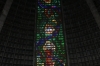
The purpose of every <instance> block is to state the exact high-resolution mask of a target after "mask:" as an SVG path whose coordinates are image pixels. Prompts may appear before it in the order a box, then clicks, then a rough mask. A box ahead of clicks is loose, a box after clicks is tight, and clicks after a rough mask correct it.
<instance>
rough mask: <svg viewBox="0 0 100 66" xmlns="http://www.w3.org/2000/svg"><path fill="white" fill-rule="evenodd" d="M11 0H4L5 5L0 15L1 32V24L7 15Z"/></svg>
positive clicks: (0, 25)
mask: <svg viewBox="0 0 100 66" xmlns="http://www.w3.org/2000/svg"><path fill="white" fill-rule="evenodd" d="M12 2H13V0H7V1H6V3H5V6H4V8H3V10H2V13H1V15H0V32H1V29H2V27H3V24H4V22H5V19H6V17H7V14H8V12H9V9H10V7H11V4H12Z"/></svg>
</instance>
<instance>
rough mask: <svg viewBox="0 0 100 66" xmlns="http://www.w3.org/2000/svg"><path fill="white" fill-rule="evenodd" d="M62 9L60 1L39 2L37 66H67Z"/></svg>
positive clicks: (47, 0)
mask: <svg viewBox="0 0 100 66" xmlns="http://www.w3.org/2000/svg"><path fill="white" fill-rule="evenodd" d="M60 7H61V5H60V0H38V14H37V35H36V41H37V42H36V65H37V66H66V56H65V49H64V46H65V45H64V44H65V43H64V35H63V30H62V20H61V8H60Z"/></svg>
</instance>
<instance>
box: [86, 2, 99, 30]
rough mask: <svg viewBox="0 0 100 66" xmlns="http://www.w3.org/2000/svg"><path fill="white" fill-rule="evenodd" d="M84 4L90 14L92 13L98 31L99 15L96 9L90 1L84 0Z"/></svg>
mask: <svg viewBox="0 0 100 66" xmlns="http://www.w3.org/2000/svg"><path fill="white" fill-rule="evenodd" d="M86 2H87V4H88V6H89V7H90V10H91V12H92V14H93V16H94V18H95V20H96V22H97V24H98V27H99V29H100V15H99V13H98V10H97V8H96V7H95V4H94V3H93V1H92V0H86Z"/></svg>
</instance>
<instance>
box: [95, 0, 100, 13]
mask: <svg viewBox="0 0 100 66" xmlns="http://www.w3.org/2000/svg"><path fill="white" fill-rule="evenodd" d="M93 2H94V4H95V6H96V8H97V10H98V12H99V14H100V0H93Z"/></svg>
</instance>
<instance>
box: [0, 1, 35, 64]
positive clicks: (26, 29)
mask: <svg viewBox="0 0 100 66" xmlns="http://www.w3.org/2000/svg"><path fill="white" fill-rule="evenodd" d="M0 1H1V0H0ZM35 4H36V2H35V1H34V0H13V3H12V5H11V8H10V10H9V13H8V15H7V18H6V20H5V23H4V25H3V28H2V30H1V34H0V66H33V48H34V46H33V45H34V24H35Z"/></svg>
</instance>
